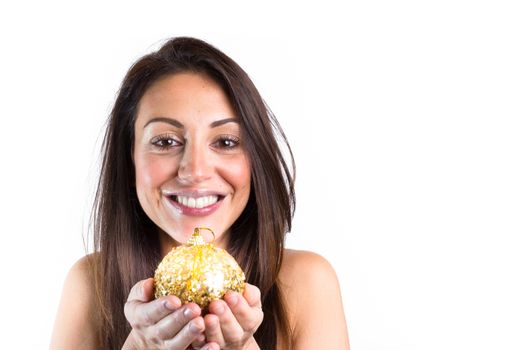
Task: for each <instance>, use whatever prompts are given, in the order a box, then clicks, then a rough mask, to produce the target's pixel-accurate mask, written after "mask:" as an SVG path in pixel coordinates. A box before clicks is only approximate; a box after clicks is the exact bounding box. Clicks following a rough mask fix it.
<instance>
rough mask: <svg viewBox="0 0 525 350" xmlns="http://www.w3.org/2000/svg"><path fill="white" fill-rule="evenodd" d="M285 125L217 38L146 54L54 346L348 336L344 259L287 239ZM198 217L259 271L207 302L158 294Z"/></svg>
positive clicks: (110, 133) (308, 340)
mask: <svg viewBox="0 0 525 350" xmlns="http://www.w3.org/2000/svg"><path fill="white" fill-rule="evenodd" d="M274 132H275V133H277V134H278V135H280V136H281V137H283V140H284V141H285V143H286V145H288V143H287V142H286V138H285V137H284V134H283V133H282V130H281V129H280V127H279V124H278V122H277V120H275V118H274V117H273V115H272V114H271V112H270V111H269V109H268V108H267V107H266V105H265V104H264V102H263V100H262V98H261V97H260V95H259V93H258V91H257V90H256V88H255V86H254V85H253V83H252V82H251V80H250V79H249V77H248V75H247V74H246V73H245V72H244V71H243V70H242V69H241V68H240V67H239V66H238V65H237V64H236V63H235V62H234V61H233V60H231V59H230V58H229V57H227V56H226V55H225V54H223V53H222V52H220V51H219V50H217V49H216V48H214V47H212V46H211V45H209V44H207V43H205V42H203V41H200V40H197V39H193V38H175V39H172V40H170V41H168V42H167V43H166V44H165V45H163V46H162V48H160V50H158V51H157V52H154V53H151V54H149V55H146V56H144V57H143V58H141V59H140V60H138V61H137V62H136V63H135V64H134V65H133V66H132V67H131V69H130V70H129V71H128V73H127V75H126V77H125V78H124V81H123V84H122V87H121V89H120V91H119V94H118V96H117V100H116V102H115V106H114V108H113V110H112V113H111V116H110V119H109V123H108V127H107V131H106V135H105V139H104V148H103V152H104V157H103V162H102V168H101V177H100V182H99V187H98V190H97V196H96V202H95V207H94V215H93V218H94V242H95V253H94V254H92V255H89V256H87V257H85V258H83V259H81V260H80V261H79V262H77V263H76V264H75V265H74V266H73V268H72V269H71V271H70V273H69V275H68V277H67V279H66V282H65V286H64V291H63V296H62V300H61V303H60V307H59V312H58V316H57V320H56V324H55V329H54V333H53V337H52V348H53V349H120V348H122V349H187V348H190V349H191V348H196V349H348V348H349V345H348V336H347V331H346V323H345V318H344V314H343V308H342V303H341V296H340V291H339V286H338V282H337V277H336V275H335V273H334V271H333V269H332V268H331V266H330V265H329V264H328V263H327V262H326V260H324V259H323V258H321V257H320V256H318V255H315V254H313V253H309V252H302V251H292V250H289V249H284V235H285V233H286V232H288V231H289V230H290V227H291V220H292V215H293V209H294V205H295V194H294V189H293V172H291V171H290V170H289V168H288V166H287V164H286V162H285V160H284V157H283V154H282V153H281V151H280V150H279V147H278V143H277V140H276V136H275V135H274ZM292 162H293V158H292ZM292 170H293V169H292ZM197 226H207V227H210V228H212V229H213V230H214V231H215V234H216V240H215V242H214V243H215V244H216V245H218V246H220V247H222V248H225V249H227V250H228V251H229V252H230V254H232V255H233V256H234V257H235V258H236V259H237V261H238V262H239V264H240V265H241V267H242V268H243V270H244V272H245V274H246V278H247V282H248V284H247V287H246V290H245V292H244V293H243V294H242V295H240V294H239V293H234V292H229V293H227V294H226V296H225V297H224V300H218V301H214V302H213V303H212V304H211V305H210V306H209V313H208V314H206V315H203V314H202V312H201V310H200V309H199V307H198V306H197V305H196V304H193V303H189V304H185V305H181V301H180V300H179V299H178V298H177V297H175V296H168V297H163V298H160V299H157V300H155V299H154V298H153V280H152V278H151V276H153V273H154V271H155V268H156V266H157V265H158V263H159V262H160V260H161V259H162V257H163V256H164V255H165V254H166V253H167V252H168V251H169V250H170V249H171V248H172V247H173V246H177V245H180V244H182V243H184V242H186V240H187V239H188V238H189V236H190V235H191V233H192V232H193V228H194V227H197Z"/></svg>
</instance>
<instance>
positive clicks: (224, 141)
mask: <svg viewBox="0 0 525 350" xmlns="http://www.w3.org/2000/svg"><path fill="white" fill-rule="evenodd" d="M238 145H239V139H238V138H236V137H233V136H223V137H220V138H219V139H218V140H217V141H216V142H215V147H218V148H223V149H233V148H235V147H237V146H238Z"/></svg>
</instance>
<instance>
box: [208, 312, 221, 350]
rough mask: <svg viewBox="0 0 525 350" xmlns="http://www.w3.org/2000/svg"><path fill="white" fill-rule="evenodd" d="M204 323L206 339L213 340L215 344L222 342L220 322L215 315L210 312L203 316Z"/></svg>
mask: <svg viewBox="0 0 525 350" xmlns="http://www.w3.org/2000/svg"><path fill="white" fill-rule="evenodd" d="M204 325H205V326H206V331H205V334H206V340H208V341H213V342H215V343H217V344H224V337H223V335H222V330H221V324H220V320H219V317H218V316H217V315H215V314H212V313H210V314H207V315H206V316H204Z"/></svg>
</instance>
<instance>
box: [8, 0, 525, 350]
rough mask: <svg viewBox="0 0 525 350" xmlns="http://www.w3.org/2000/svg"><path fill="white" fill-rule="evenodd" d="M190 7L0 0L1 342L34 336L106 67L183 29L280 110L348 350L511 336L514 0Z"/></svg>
mask: <svg viewBox="0 0 525 350" xmlns="http://www.w3.org/2000/svg"><path fill="white" fill-rule="evenodd" d="M188 3H190V2H189V1H185V2H176V1H169V2H155V1H151V2H140V3H138V2H129V1H126V2H124V1H122V2H109V1H108V2H107V3H104V4H102V3H100V4H94V3H91V2H90V3H88V2H85V3H82V4H75V3H74V2H63V3H58V2H50V1H41V2H37V1H34V2H23V1H20V2H17V3H16V5H5V2H4V3H3V5H0V36H1V37H0V39H1V41H0V45H1V55H0V99H1V100H0V113H1V117H0V125H1V126H0V152H1V157H0V162H1V172H0V180H1V181H0V191H1V192H0V193H1V195H0V204H1V220H0V233H1V238H0V259H1V261H0V268H1V271H0V272H1V274H0V276H1V281H2V282H1V283H2V284H1V288H0V290H1V292H0V293H1V295H0V307H1V309H0V310H1V311H0V319H1V320H2V326H1V328H0V329H1V333H2V334H3V335H2V340H1V342H2V345H0V347H1V348H6V349H22V348H24V349H37V348H46V347H47V346H48V342H49V339H50V333H51V329H52V323H53V320H54V317H55V312H56V308H57V304H58V300H59V297H60V292H61V288H62V283H63V280H64V277H65V275H66V273H67V271H68V269H69V267H70V266H71V265H72V264H73V263H74V262H75V261H76V260H77V259H79V258H80V257H81V256H82V255H83V254H84V248H83V241H82V235H83V234H85V233H86V228H87V224H88V222H87V218H88V216H89V209H90V205H91V202H90V201H91V197H92V192H93V189H94V184H95V179H96V169H97V160H98V146H99V143H100V139H101V135H102V130H103V126H104V122H105V119H106V117H107V115H108V113H109V110H110V108H111V104H112V102H113V99H114V96H115V93H116V91H117V89H118V87H119V83H120V81H121V79H122V78H123V76H124V74H125V72H126V70H127V69H128V67H129V66H130V64H131V63H132V62H133V61H134V60H136V59H137V58H139V57H140V56H141V55H143V54H146V53H148V52H150V51H151V50H153V49H155V48H158V46H159V45H160V44H161V43H162V41H163V40H164V39H167V38H169V37H171V36H178V35H191V36H196V37H199V38H202V39H205V40H207V41H208V42H210V43H212V44H214V45H216V46H217V47H219V48H220V49H221V50H223V51H224V52H226V53H227V54H228V55H230V56H231V57H232V58H233V59H235V60H236V61H237V62H238V63H239V64H240V65H241V66H242V67H243V68H244V69H245V70H246V71H247V72H248V73H249V74H250V76H251V77H252V78H253V80H254V81H255V83H256V85H257V86H258V88H259V89H260V91H261V93H262V95H263V97H264V98H265V99H266V101H267V102H268V104H269V105H270V106H271V108H272V109H273V111H274V112H275V114H276V115H277V117H278V118H279V120H280V121H281V123H282V126H283V127H284V130H285V132H286V133H287V135H288V137H289V140H290V143H291V145H292V147H293V150H294V153H295V156H296V161H297V170H298V174H297V198H298V207H297V212H296V217H295V221H294V227H293V232H292V234H291V235H290V236H289V238H288V246H289V247H291V248H297V249H308V250H313V251H316V252H318V253H320V254H322V255H324V256H325V257H326V258H327V259H328V260H329V261H330V262H331V263H332V264H333V266H334V267H335V269H336V271H337V273H338V276H339V279H340V282H341V288H342V293H343V298H344V306H345V310H346V316H347V321H348V324H349V331H350V341H351V345H352V349H353V350H372V349H374V350H375V349H403V350H419V349H440V350H441V349H477V350H479V349H507V350H509V349H524V348H525V337H524V336H523V332H524V329H525V298H524V295H525V273H524V267H525V254H524V250H525V238H524V233H525V215H524V214H525V182H524V179H525V119H524V118H525V99H524V97H525V68H524V67H525V64H524V62H525V25H524V23H525V21H524V18H525V11H524V8H523V6H522V5H521V4H520V1H464V0H459V1H458V0H454V1H448V0H445V1H415V0H414V1H406V0H405V1H373V0H372V1H353V2H349V3H348V4H347V5H345V6H344V5H343V3H342V2H341V3H336V2H330V1H322V2H321V1H320V2H318V3H309V4H307V3H304V2H300V3H299V2H297V3H284V2H283V3H280V4H277V3H271V2H268V1H264V2H259V3H258V4H251V5H248V4H244V2H228V1H222V2H206V1H197V2H195V3H196V4H195V5H189V4H188ZM246 3H247V2H246ZM312 302H318V303H322V302H323V301H322V300H315V301H312ZM305 307H307V306H305Z"/></svg>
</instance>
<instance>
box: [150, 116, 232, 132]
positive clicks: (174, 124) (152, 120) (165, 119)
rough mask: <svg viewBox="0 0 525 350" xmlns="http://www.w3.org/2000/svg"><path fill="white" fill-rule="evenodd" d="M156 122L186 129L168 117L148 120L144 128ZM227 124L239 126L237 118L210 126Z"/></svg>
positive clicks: (213, 123) (215, 122) (219, 121)
mask: <svg viewBox="0 0 525 350" xmlns="http://www.w3.org/2000/svg"><path fill="white" fill-rule="evenodd" d="M156 122H160V123H167V124H171V125H173V126H175V127H176V128H180V129H184V124H182V123H181V122H179V121H178V120H177V119H173V118H166V117H157V118H152V119H150V120H148V122H147V123H146V124H145V125H144V128H146V126H148V125H149V124H151V123H156ZM226 123H237V124H239V121H238V120H237V119H235V118H226V119H220V120H216V121H214V122H212V123H211V124H210V128H216V127H218V126H221V125H224V124H226Z"/></svg>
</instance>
